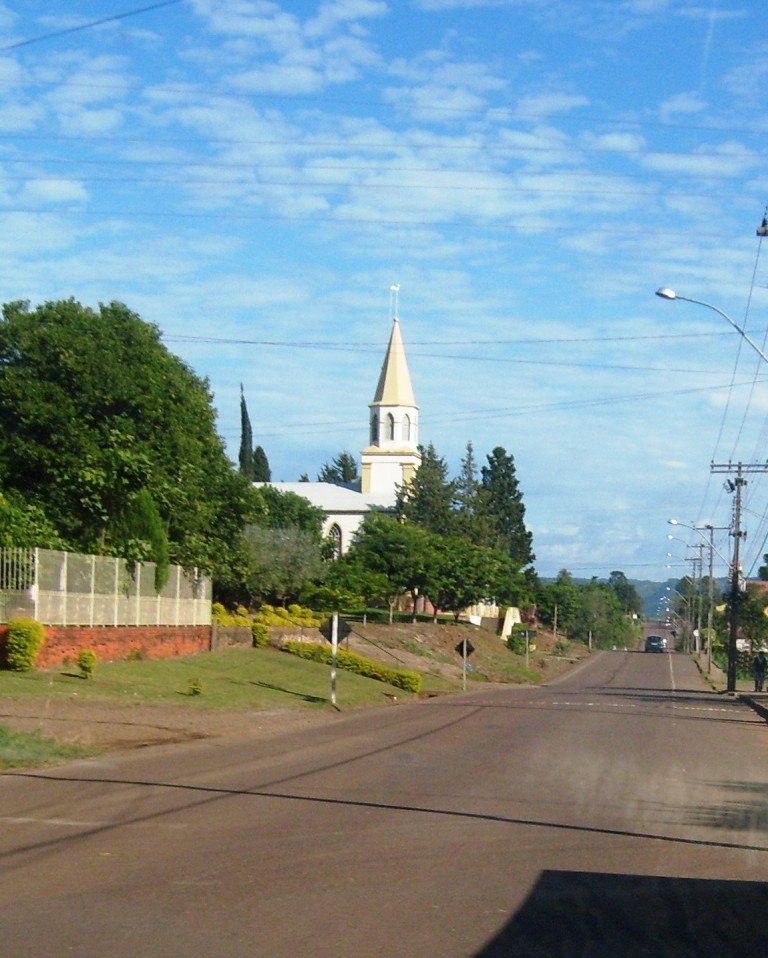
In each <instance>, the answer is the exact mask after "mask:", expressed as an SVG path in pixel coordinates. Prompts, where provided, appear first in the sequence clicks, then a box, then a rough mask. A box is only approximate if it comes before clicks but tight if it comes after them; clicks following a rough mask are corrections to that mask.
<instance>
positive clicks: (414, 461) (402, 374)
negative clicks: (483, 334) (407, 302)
mask: <svg viewBox="0 0 768 958" xmlns="http://www.w3.org/2000/svg"><path fill="white" fill-rule="evenodd" d="M399 289H400V287H399V286H393V287H392V294H393V295H392V300H393V308H392V330H391V332H390V335H389V344H388V345H387V352H386V355H385V356H384V362H383V364H382V367H381V373H380V375H379V382H378V385H377V386H376V392H375V394H374V397H373V402H371V404H370V410H371V415H370V427H371V432H370V445H369V446H368V447H367V448H365V449H363V451H362V458H361V464H362V484H361V491H362V492H365V493H376V494H380V495H382V496H384V497H386V498H387V499H388V500H391V501H392V502H393V503H394V497H395V494H396V491H397V486H402V485H405V484H407V483H408V482H410V480H411V479H412V478H413V475H414V473H415V472H416V470H417V469H418V467H419V464H420V462H421V456H420V455H419V407H418V406H417V405H416V400H415V399H414V395H413V387H412V385H411V375H410V372H409V371H408V361H407V359H406V356H405V347H404V345H403V339H402V335H401V331H400V318H399V316H398V315H397V293H398V291H399ZM382 504H384V503H382Z"/></svg>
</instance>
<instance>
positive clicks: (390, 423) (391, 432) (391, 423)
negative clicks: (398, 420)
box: [387, 412, 395, 439]
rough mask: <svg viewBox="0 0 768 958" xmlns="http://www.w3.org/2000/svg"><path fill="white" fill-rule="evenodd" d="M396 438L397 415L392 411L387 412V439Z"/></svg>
mask: <svg viewBox="0 0 768 958" xmlns="http://www.w3.org/2000/svg"><path fill="white" fill-rule="evenodd" d="M394 438H395V417H394V416H393V415H392V413H391V412H388V413H387V439H394Z"/></svg>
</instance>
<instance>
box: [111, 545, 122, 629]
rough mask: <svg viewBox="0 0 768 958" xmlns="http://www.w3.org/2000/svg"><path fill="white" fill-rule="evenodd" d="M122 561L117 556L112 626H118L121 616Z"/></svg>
mask: <svg viewBox="0 0 768 958" xmlns="http://www.w3.org/2000/svg"><path fill="white" fill-rule="evenodd" d="M119 603H120V559H118V557H117V556H115V591H114V594H113V596H112V619H113V622H112V625H118V624H119V623H118V621H117V620H118V617H119V615H120V608H119Z"/></svg>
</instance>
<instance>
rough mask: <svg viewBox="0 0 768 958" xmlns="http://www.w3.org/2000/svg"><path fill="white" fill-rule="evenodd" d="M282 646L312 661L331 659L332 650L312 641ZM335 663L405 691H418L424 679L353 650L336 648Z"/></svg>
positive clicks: (415, 673)
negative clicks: (367, 657)
mask: <svg viewBox="0 0 768 958" xmlns="http://www.w3.org/2000/svg"><path fill="white" fill-rule="evenodd" d="M283 648H284V650H285V651H286V652H290V653H291V654H292V655H298V656H299V657H300V658H302V659H311V660H312V661H313V662H324V663H328V662H330V661H331V655H332V652H331V649H330V648H329V647H328V646H327V645H317V644H315V643H314V642H312V643H310V642H286V643H285V645H284V646H283ZM336 665H337V666H338V667H339V668H340V669H344V670H345V671H347V672H354V673H355V674H356V675H363V676H365V677H366V678H368V679H376V680H378V681H379V682H386V683H387V684H388V685H394V687H395V688H397V689H403V691H405V692H414V693H418V692H420V691H421V687H422V684H423V681H424V679H423V676H422V675H421V674H420V673H419V672H411V671H409V670H408V669H391V668H389V666H387V665H382V664H381V663H380V662H374V661H372V660H371V659H366V658H364V657H363V656H362V655H357V654H356V653H355V652H347V651H346V650H345V649H338V650H337V652H336Z"/></svg>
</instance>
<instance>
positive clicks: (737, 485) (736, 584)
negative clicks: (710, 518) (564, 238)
mask: <svg viewBox="0 0 768 958" xmlns="http://www.w3.org/2000/svg"><path fill="white" fill-rule="evenodd" d="M656 295H657V296H660V297H661V298H662V299H681V300H683V301H684V302H686V303H695V304H696V305H697V306H704V307H706V308H707V309H711V310H712V311H713V312H715V313H717V314H718V316H722V317H723V319H724V320H725V321H726V322H727V323H728V324H729V325H730V326H732V327H733V328H734V329H735V330H736V332H737V333H738V334H739V336H741V337H742V339H743V340H744V341H745V342H746V343H747V344H748V345H749V346H751V347H752V349H754V351H755V352H756V353H757V355H758V356H759V357H760V358H761V359H762V360H763V362H765V363H768V356H766V355H765V353H764V352H763V350H762V349H761V348H760V347H759V346H758V345H757V343H755V342H754V341H753V340H751V339H750V338H749V336H748V335H747V334H746V332H745V331H744V330H743V329H742V328H741V326H739V324H738V323H735V322H734V321H733V320H732V319H731V317H730V316H729V315H728V314H727V313H725V312H723V310H722V309H719V308H718V307H717V306H713V305H712V303H705V302H704V301H703V300H701V299H691V298H690V297H689V296H679V295H678V294H677V293H676V292H675V290H674V289H670V288H669V287H668V286H661V287H659V289H657V290H656ZM711 471H712V472H726V471H727V472H733V471H734V470H733V466H732V465H731V463H730V462H729V463H728V465H727V466H722V465H718V464H716V463H712V465H711ZM746 471H753V472H758V471H759V472H768V464H765V463H760V464H756V465H755V466H753V467H748V466H747V467H745V466H744V465H743V464H742V463H739V464H738V467H737V470H736V479H735V480H729V482H728V484H729V487H730V491H731V492H734V493H735V499H734V507H733V524H732V526H731V535H732V536H733V564H732V566H731V614H730V628H729V631H728V679H727V684H726V688H727V691H729V692H735V691H736V655H737V643H736V640H737V637H738V633H739V607H740V605H741V589H740V585H741V583H740V578H741V574H740V573H741V569H740V556H739V551H740V543H741V539H742V538H743V537H744V536H745V535H746V533H745V532H742V531H741V491H742V488H743V487H744V486H745V485H746V484H747V480H746V479H745V478H744V476H743V473H744V472H746Z"/></svg>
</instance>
